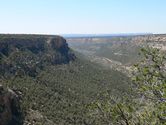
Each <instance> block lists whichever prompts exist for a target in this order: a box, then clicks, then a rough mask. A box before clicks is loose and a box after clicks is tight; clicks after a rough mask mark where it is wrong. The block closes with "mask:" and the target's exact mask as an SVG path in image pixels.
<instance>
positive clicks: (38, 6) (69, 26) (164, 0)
mask: <svg viewBox="0 0 166 125" xmlns="http://www.w3.org/2000/svg"><path fill="white" fill-rule="evenodd" d="M145 32H146V33H166V0H0V33H30V34H34V33H36V34H111V33H145Z"/></svg>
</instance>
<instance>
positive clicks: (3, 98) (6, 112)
mask: <svg viewBox="0 0 166 125" xmlns="http://www.w3.org/2000/svg"><path fill="white" fill-rule="evenodd" d="M22 120H23V117H22V113H21V109H20V104H19V96H18V95H17V94H16V93H15V92H14V91H12V90H11V89H5V88H4V87H3V86H2V85H0V125H20V124H22Z"/></svg>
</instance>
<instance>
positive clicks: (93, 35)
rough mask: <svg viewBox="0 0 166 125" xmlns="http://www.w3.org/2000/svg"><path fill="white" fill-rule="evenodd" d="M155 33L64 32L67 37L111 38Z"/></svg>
mask: <svg viewBox="0 0 166 125" xmlns="http://www.w3.org/2000/svg"><path fill="white" fill-rule="evenodd" d="M152 34H153V33H117V34H62V36H63V37H65V38H109V37H120V36H140V35H152Z"/></svg>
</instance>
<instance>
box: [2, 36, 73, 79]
mask: <svg viewBox="0 0 166 125" xmlns="http://www.w3.org/2000/svg"><path fill="white" fill-rule="evenodd" d="M74 59H75V56H74V54H73V53H72V52H71V50H70V49H69V47H68V44H67V43H66V40H65V39H64V38H62V37H60V36H37V35H36V36H35V35H28V36H26V35H18V36H17V35H4V36H2V35H0V70H1V74H5V73H6V72H7V74H8V73H9V72H10V73H12V74H25V73H26V74H29V75H31V76H35V75H36V74H37V70H38V69H43V68H44V67H45V66H48V65H56V64H63V63H69V62H70V61H72V60H74Z"/></svg>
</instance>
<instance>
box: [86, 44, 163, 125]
mask: <svg viewBox="0 0 166 125" xmlns="http://www.w3.org/2000/svg"><path fill="white" fill-rule="evenodd" d="M141 54H142V55H143V56H144V59H143V60H142V61H141V62H139V63H138V64H136V65H135V66H134V68H133V78H132V80H133V84H132V92H134V93H133V94H131V95H130V97H129V96H124V97H123V99H122V98H121V99H117V98H115V97H111V96H110V94H109V93H108V92H107V93H106V94H104V96H102V99H101V100H98V101H95V102H93V103H91V104H90V105H89V107H88V109H89V112H90V113H89V116H90V118H91V119H92V123H94V124H96V125H100V124H105V125H165V124H166V57H165V55H164V52H161V51H159V49H155V48H150V47H147V48H146V49H145V48H143V49H142V50H141ZM133 95H134V96H133Z"/></svg>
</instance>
